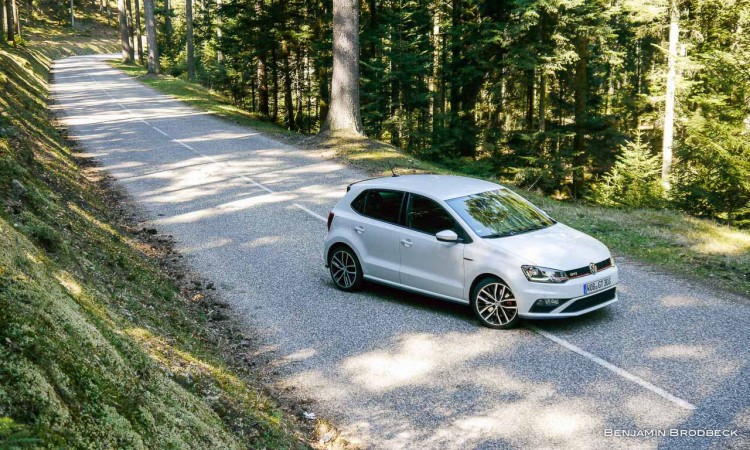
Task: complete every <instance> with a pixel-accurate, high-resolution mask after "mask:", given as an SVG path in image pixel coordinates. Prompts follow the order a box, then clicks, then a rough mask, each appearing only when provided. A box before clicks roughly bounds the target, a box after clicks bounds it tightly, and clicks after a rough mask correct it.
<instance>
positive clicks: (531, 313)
mask: <svg viewBox="0 0 750 450" xmlns="http://www.w3.org/2000/svg"><path fill="white" fill-rule="evenodd" d="M607 277H610V280H611V283H610V285H609V286H608V287H607V288H605V289H602V290H599V291H596V292H594V293H592V294H584V292H585V290H584V286H585V285H587V284H589V283H591V282H594V281H599V280H603V279H605V278H607ZM618 282H619V276H618V271H617V266H613V267H610V268H608V269H606V270H603V271H601V272H599V273H597V274H596V275H592V276H585V277H581V278H577V279H574V280H569V281H568V282H566V283H562V284H542V283H532V282H529V283H527V285H526V286H525V287H526V289H521V290H520V292H517V293H516V298H517V299H519V300H521V301H520V302H519V315H520V316H521V317H524V318H527V319H553V318H562V317H575V316H580V315H583V314H587V313H590V312H591V311H595V310H597V309H600V308H604V307H605V306H608V305H611V304H612V303H615V302H616V301H617V300H618V298H617V283H618ZM538 299H559V300H560V302H559V303H560V304H559V306H556V307H554V309H549V308H548V309H547V312H545V311H544V309H542V310H540V309H539V308H534V304H535V303H536V301H537V300H538Z"/></svg>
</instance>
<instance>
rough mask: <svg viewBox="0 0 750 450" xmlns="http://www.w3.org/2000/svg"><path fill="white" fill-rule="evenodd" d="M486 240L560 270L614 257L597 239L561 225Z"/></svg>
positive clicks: (544, 265)
mask: <svg viewBox="0 0 750 450" xmlns="http://www.w3.org/2000/svg"><path fill="white" fill-rule="evenodd" d="M485 241H486V242H488V243H489V244H490V245H492V246H495V247H498V248H501V249H503V250H505V251H507V252H510V253H513V254H515V255H516V256H519V257H521V258H523V259H525V260H527V261H529V262H530V263H531V264H534V265H537V266H542V267H549V268H552V269H560V270H572V269H577V268H579V267H584V266H588V265H589V264H590V263H592V262H593V263H596V262H599V261H602V260H604V259H606V258H608V257H609V256H610V253H609V249H607V247H606V246H605V245H604V244H602V243H601V242H599V241H598V240H597V239H594V238H593V237H591V236H589V235H588V234H585V233H581V232H580V231H578V230H574V229H573V228H570V227H569V226H567V225H563V224H561V223H556V224H555V225H552V226H551V227H548V228H544V229H542V230H537V231H532V232H529V233H523V234H519V235H516V236H507V237H501V238H496V239H485Z"/></svg>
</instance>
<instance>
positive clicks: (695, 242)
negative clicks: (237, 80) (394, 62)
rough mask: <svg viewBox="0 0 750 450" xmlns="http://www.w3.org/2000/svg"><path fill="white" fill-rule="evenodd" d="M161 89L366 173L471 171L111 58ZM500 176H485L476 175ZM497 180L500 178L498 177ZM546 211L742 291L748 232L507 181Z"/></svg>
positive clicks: (749, 264) (747, 284)
mask: <svg viewBox="0 0 750 450" xmlns="http://www.w3.org/2000/svg"><path fill="white" fill-rule="evenodd" d="M113 65H114V66H115V67H117V68H119V69H121V70H124V71H125V72H126V73H128V74H129V75H131V76H135V77H138V78H139V79H140V80H141V81H143V82H144V83H146V84H148V85H150V86H152V87H153V88H154V89H156V90H158V91H159V92H162V93H164V94H169V95H172V96H174V97H176V98H177V99H179V100H182V101H185V102H186V103H188V104H190V105H193V106H195V107H197V108H199V109H202V110H205V111H211V112H215V113H217V114H218V115H219V116H220V117H224V118H226V119H228V120H231V121H234V122H236V123H239V124H242V125H247V126H250V127H252V128H255V129H256V130H258V131H261V132H264V133H267V134H270V135H272V136H274V137H276V138H279V139H282V140H287V141H289V140H291V141H292V143H297V144H298V145H305V146H310V147H316V148H321V149H325V150H327V151H328V153H329V155H330V156H332V157H334V158H336V159H339V160H341V161H343V162H346V163H347V164H350V165H352V166H355V167H357V168H359V169H361V170H363V171H365V172H367V173H369V174H370V175H371V176H380V175H390V174H391V170H392V169H394V170H395V171H396V172H398V173H425V172H429V173H443V174H457V175H473V172H475V171H474V169H473V168H472V167H468V166H467V167H463V168H459V169H456V168H448V167H444V166H441V165H439V164H435V163H430V162H427V161H421V160H419V159H417V158H415V157H413V156H411V155H409V154H406V153H404V152H402V151H400V150H398V149H396V148H394V147H393V146H390V145H388V144H385V143H382V142H379V141H375V140H372V139H366V138H361V137H356V136H355V137H352V136H326V137H315V138H309V137H308V138H303V136H301V135H298V134H295V133H292V132H290V131H287V130H285V129H283V128H281V127H279V126H277V125H275V124H273V123H271V122H268V121H264V120H261V119H260V118H259V117H257V116H256V115H253V114H251V113H249V112H247V111H243V110H241V109H240V108H237V107H235V106H231V105H230V104H229V102H228V100H227V99H226V98H225V97H223V96H221V95H219V94H217V93H215V92H212V91H209V90H207V89H205V88H203V87H201V86H199V85H197V84H195V83H189V82H187V81H185V80H181V79H175V78H172V77H147V76H144V74H145V70H144V69H143V68H142V67H139V66H133V65H124V64H121V63H113ZM484 178H486V179H489V180H491V181H500V180H498V179H496V178H493V177H484ZM505 184H508V183H507V182H505ZM514 190H516V191H518V192H519V193H520V194H521V195H523V196H525V197H527V198H529V200H531V201H533V202H534V203H536V204H537V205H539V206H540V207H542V208H543V209H545V210H546V211H547V212H548V213H549V214H550V215H551V216H552V217H554V218H556V219H558V220H560V221H561V222H563V223H566V224H568V225H570V226H572V227H574V228H577V229H580V230H582V231H584V232H586V233H589V234H591V235H593V236H595V237H597V238H598V239H600V240H601V241H602V242H604V243H605V244H607V245H608V246H609V247H610V249H611V250H612V251H613V253H615V255H617V256H625V257H630V258H632V259H634V260H638V261H641V262H645V263H649V264H651V265H653V266H656V267H658V268H660V269H663V270H666V271H669V272H672V273H676V274H680V275H683V276H686V277H689V278H691V279H694V280H697V281H700V282H706V281H708V282H709V283H710V284H711V285H712V286H715V287H717V288H721V289H725V290H728V291H732V292H736V293H739V294H741V295H745V296H748V295H750V232H748V231H746V230H739V229H736V228H732V227H729V226H725V225H722V224H719V223H716V222H714V221H710V220H704V219H697V218H695V217H691V216H689V215H687V214H684V213H681V212H679V211H671V210H652V209H635V210H632V209H631V210H627V209H614V208H606V207H602V206H597V205H591V204H586V203H583V202H575V201H557V200H553V199H551V198H549V197H546V196H544V195H541V194H540V193H539V192H534V191H529V190H525V189H521V188H517V187H514Z"/></svg>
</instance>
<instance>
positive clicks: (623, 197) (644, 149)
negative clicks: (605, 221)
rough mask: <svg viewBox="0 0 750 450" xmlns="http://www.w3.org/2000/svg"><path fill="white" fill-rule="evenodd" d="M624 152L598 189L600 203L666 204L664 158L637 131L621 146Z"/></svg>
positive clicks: (634, 206)
mask: <svg viewBox="0 0 750 450" xmlns="http://www.w3.org/2000/svg"><path fill="white" fill-rule="evenodd" d="M620 151H621V153H620V154H619V155H618V156H617V160H616V161H615V163H614V165H613V166H612V168H611V169H610V171H609V172H608V173H606V174H605V175H604V177H603V178H602V182H601V183H600V184H599V186H597V188H596V190H595V200H596V202H597V203H600V204H603V205H607V206H626V207H631V208H654V207H659V206H663V205H664V189H663V187H662V185H661V178H660V176H661V158H660V157H659V156H655V155H652V154H651V152H650V151H649V149H648V146H647V145H645V143H644V142H643V141H642V139H641V134H640V133H637V134H636V135H635V139H634V140H633V141H627V142H626V143H625V144H623V145H622V146H620Z"/></svg>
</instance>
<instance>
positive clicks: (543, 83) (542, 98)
mask: <svg viewBox="0 0 750 450" xmlns="http://www.w3.org/2000/svg"><path fill="white" fill-rule="evenodd" d="M546 108H547V75H546V74H545V73H544V70H540V71H539V131H540V132H542V133H544V128H545V123H544V121H545V109H546Z"/></svg>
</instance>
